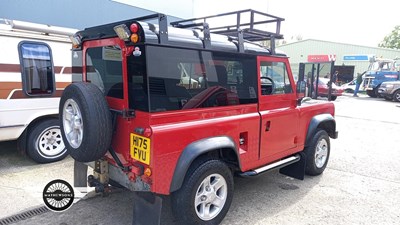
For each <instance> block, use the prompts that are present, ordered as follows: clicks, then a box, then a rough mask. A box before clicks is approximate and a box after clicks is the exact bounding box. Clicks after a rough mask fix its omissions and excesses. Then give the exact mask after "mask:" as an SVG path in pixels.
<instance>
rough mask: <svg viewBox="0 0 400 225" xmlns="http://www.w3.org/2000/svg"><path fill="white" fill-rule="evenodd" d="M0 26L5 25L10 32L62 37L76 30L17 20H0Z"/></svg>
mask: <svg viewBox="0 0 400 225" xmlns="http://www.w3.org/2000/svg"><path fill="white" fill-rule="evenodd" d="M0 24H5V25H7V26H9V29H10V30H22V31H31V32H39V33H44V34H47V35H49V34H56V35H62V36H69V35H73V34H74V33H76V32H77V31H78V30H77V29H73V28H67V27H58V26H50V25H45V24H39V23H31V22H25V21H18V20H9V19H2V18H0Z"/></svg>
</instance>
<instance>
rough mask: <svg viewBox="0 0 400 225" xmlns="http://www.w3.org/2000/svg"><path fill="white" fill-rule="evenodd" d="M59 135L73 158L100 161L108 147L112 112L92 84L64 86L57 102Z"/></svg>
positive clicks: (83, 160)
mask: <svg viewBox="0 0 400 225" xmlns="http://www.w3.org/2000/svg"><path fill="white" fill-rule="evenodd" d="M60 114H61V116H60V120H61V134H62V136H63V138H64V140H65V145H66V146H67V148H68V150H69V152H70V154H71V156H72V158H74V159H75V160H77V161H79V162H90V161H95V160H98V159H100V158H101V157H102V156H104V154H105V153H106V152H107V151H108V148H109V147H110V145H111V137H112V125H111V113H110V110H109V108H108V105H107V102H106V99H105V98H104V95H103V93H102V92H101V91H100V89H99V88H98V87H97V86H95V85H94V84H91V83H73V84H70V85H69V86H67V87H66V88H65V90H64V92H63V95H62V97H61V100H60Z"/></svg>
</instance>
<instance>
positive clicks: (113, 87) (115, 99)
mask: <svg viewBox="0 0 400 225" xmlns="http://www.w3.org/2000/svg"><path fill="white" fill-rule="evenodd" d="M83 47H84V49H83V65H85V66H84V67H83V74H84V75H86V81H87V82H91V83H93V84H95V85H96V86H97V87H98V88H99V89H100V90H101V91H102V92H103V94H104V97H105V98H106V99H107V103H108V105H109V107H110V109H111V112H112V113H113V117H115V120H114V121H115V122H116V125H115V126H116V127H115V130H114V133H113V134H114V137H113V142H112V146H113V147H114V149H115V150H116V151H117V152H118V151H120V150H122V149H129V138H130V137H129V132H128V131H127V130H128V129H129V120H127V119H125V118H123V116H122V115H123V114H124V112H126V110H127V109H128V92H127V85H128V84H127V82H124V81H126V80H127V67H126V64H127V63H126V57H124V56H125V55H126V54H127V51H128V49H127V48H126V47H125V44H124V42H123V41H121V39H119V38H110V39H102V40H95V41H87V42H85V43H84V46H83ZM93 132H97V131H93ZM120 153H122V154H125V158H128V157H129V151H125V152H122V151H121V152H120Z"/></svg>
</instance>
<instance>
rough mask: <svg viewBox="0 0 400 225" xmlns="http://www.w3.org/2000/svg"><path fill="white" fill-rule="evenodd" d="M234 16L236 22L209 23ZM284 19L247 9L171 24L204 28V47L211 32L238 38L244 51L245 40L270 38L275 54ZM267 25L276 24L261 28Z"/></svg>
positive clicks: (272, 50) (240, 49) (281, 36)
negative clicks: (227, 23) (226, 23)
mask: <svg viewBox="0 0 400 225" xmlns="http://www.w3.org/2000/svg"><path fill="white" fill-rule="evenodd" d="M233 16H236V24H232V25H223V26H216V27H210V25H209V23H208V22H209V21H210V20H212V19H215V18H218V19H219V20H218V24H221V21H223V20H222V19H223V18H221V17H225V19H226V18H228V17H233ZM207 20H208V21H207ZM284 20H285V19H284V18H280V17H277V16H273V15H270V14H267V13H262V12H258V11H255V10H251V9H247V10H240V11H234V12H229V13H223V14H218V15H213V16H205V17H199V18H193V19H186V20H180V21H176V22H172V23H170V24H171V25H172V26H173V27H177V28H194V29H200V30H202V31H203V33H204V47H207V46H209V45H210V33H215V34H222V35H227V36H230V37H231V38H232V39H233V40H237V44H238V49H239V52H244V44H243V43H244V40H248V41H264V40H269V41H270V43H271V45H270V46H271V53H272V54H275V39H283V35H282V34H280V29H281V22H282V21H284ZM267 25H272V26H275V29H274V30H272V31H267V30H266V29H265V28H264V29H260V28H259V27H260V26H264V27H266V26H267Z"/></svg>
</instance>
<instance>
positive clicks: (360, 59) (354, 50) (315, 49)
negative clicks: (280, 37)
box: [278, 39, 400, 75]
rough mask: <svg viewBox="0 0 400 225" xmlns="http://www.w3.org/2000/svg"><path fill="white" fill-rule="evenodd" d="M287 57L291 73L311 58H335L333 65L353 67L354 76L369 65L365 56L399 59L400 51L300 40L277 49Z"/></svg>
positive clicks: (295, 71)
mask: <svg viewBox="0 0 400 225" xmlns="http://www.w3.org/2000/svg"><path fill="white" fill-rule="evenodd" d="M278 48H279V49H280V50H282V51H284V52H285V53H286V54H287V55H288V56H289V57H290V62H291V67H292V70H293V73H296V74H297V72H298V69H299V63H301V62H308V61H309V60H310V57H311V58H312V57H313V56H327V57H326V58H335V59H336V61H335V65H349V66H355V68H354V75H356V74H357V73H362V72H364V71H365V70H366V69H367V68H368V65H369V61H368V58H367V56H375V57H382V58H388V59H395V58H400V50H393V49H386V48H378V47H368V46H360V45H352V44H344V43H336V42H330V41H321V40H314V39H307V40H302V41H298V42H294V43H290V44H285V45H281V46H279V47H278Z"/></svg>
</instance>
